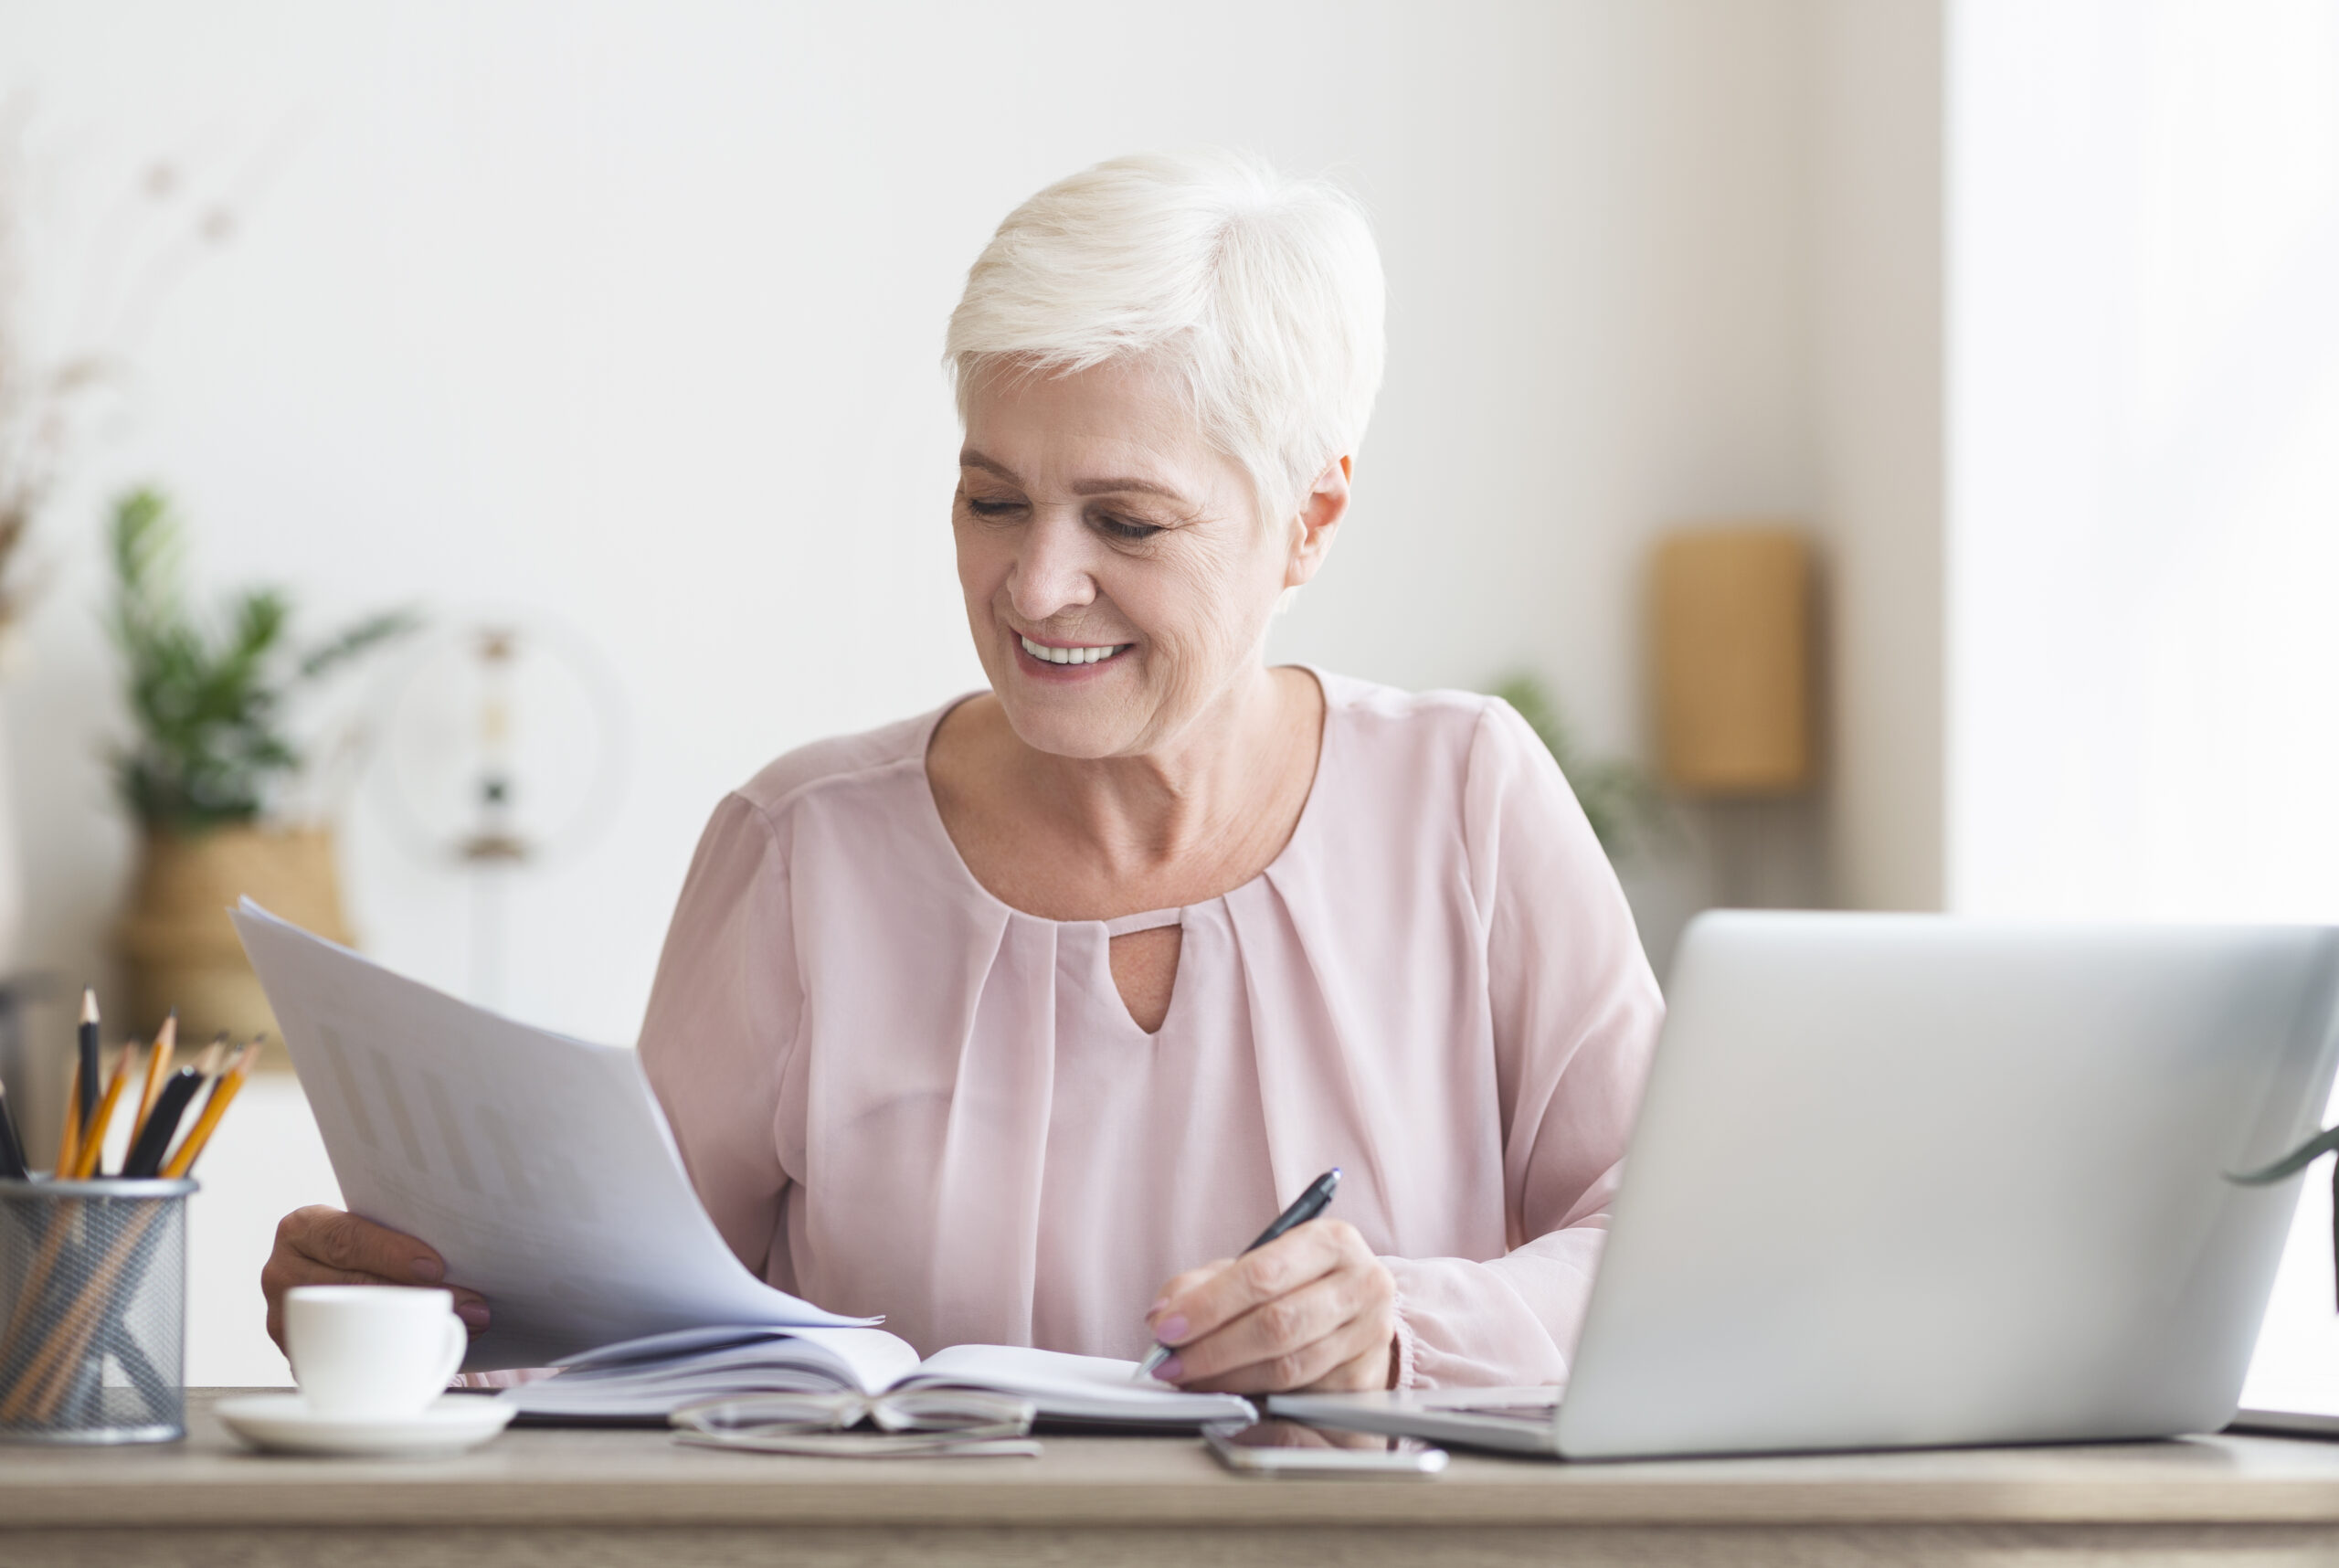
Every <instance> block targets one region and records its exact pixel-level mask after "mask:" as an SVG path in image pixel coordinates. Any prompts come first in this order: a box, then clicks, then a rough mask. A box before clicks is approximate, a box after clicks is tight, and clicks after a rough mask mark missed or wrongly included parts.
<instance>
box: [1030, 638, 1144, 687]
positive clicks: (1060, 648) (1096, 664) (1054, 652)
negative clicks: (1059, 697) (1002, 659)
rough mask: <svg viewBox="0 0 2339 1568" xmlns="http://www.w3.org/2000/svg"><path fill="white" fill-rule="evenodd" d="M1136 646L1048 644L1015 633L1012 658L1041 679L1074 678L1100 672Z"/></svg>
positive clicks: (1099, 643) (1061, 679)
mask: <svg viewBox="0 0 2339 1568" xmlns="http://www.w3.org/2000/svg"><path fill="white" fill-rule="evenodd" d="M1136 646H1137V644H1136V643H1134V642H1086V643H1049V642H1042V641H1037V640H1036V639H1033V638H1030V637H1026V636H1024V635H1022V634H1021V632H1018V633H1017V634H1016V637H1015V661H1016V662H1017V663H1018V664H1020V665H1021V666H1022V668H1023V670H1024V672H1025V673H1027V674H1030V675H1032V676H1034V677H1036V678H1038V679H1041V680H1052V681H1077V680H1080V679H1083V678H1084V677H1086V676H1089V675H1101V674H1103V673H1105V672H1106V670H1107V669H1109V668H1110V667H1111V666H1112V665H1113V664H1114V663H1115V662H1117V660H1118V659H1119V658H1120V656H1121V655H1122V654H1124V653H1126V652H1128V651H1129V650H1130V649H1132V648H1134V647H1136Z"/></svg>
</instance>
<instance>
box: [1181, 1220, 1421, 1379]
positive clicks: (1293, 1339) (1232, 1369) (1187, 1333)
mask: <svg viewBox="0 0 2339 1568" xmlns="http://www.w3.org/2000/svg"><path fill="white" fill-rule="evenodd" d="M1145 1320H1146V1323H1147V1324H1148V1327H1150V1328H1151V1329H1152V1330H1153V1333H1154V1336H1155V1337H1156V1338H1157V1339H1159V1340H1160V1341H1161V1343H1163V1344H1165V1345H1168V1346H1169V1347H1171V1348H1172V1349H1174V1350H1175V1351H1176V1352H1177V1353H1176V1354H1175V1355H1174V1356H1172V1357H1171V1358H1170V1359H1169V1361H1164V1362H1163V1363H1162V1364H1161V1365H1160V1367H1159V1368H1158V1369H1157V1370H1156V1372H1155V1373H1154V1375H1155V1376H1157V1377H1159V1378H1160V1379H1161V1380H1162V1381H1163V1382H1165V1383H1177V1384H1178V1385H1179V1386H1180V1387H1182V1388H1190V1389H1209V1390H1213V1391H1218V1392H1223V1393H1293V1392H1296V1391H1297V1390H1300V1389H1318V1390H1333V1389H1366V1388H1387V1387H1388V1386H1389V1384H1390V1381H1391V1377H1392V1369H1393V1368H1394V1366H1395V1364H1396V1360H1395V1358H1396V1335H1397V1282H1396V1280H1395V1278H1394V1277H1392V1276H1391V1274H1390V1273H1389V1268H1388V1266H1387V1265H1386V1264H1384V1263H1382V1262H1381V1260H1380V1258H1378V1257H1376V1256H1374V1255H1373V1252H1372V1248H1371V1246H1369V1245H1366V1243H1365V1239H1364V1237H1363V1236H1362V1235H1361V1234H1359V1232H1358V1231H1357V1228H1356V1227H1355V1226H1354V1225H1351V1224H1348V1223H1347V1222H1346V1221H1344V1220H1311V1221H1309V1222H1308V1223H1307V1224H1303V1225H1298V1226H1296V1227H1294V1228H1293V1229H1291V1230H1290V1231H1287V1232H1286V1233H1285V1234H1283V1235H1282V1236H1280V1237H1278V1238H1277V1239H1275V1241H1272V1242H1270V1243H1268V1244H1267V1245H1265V1246H1262V1247H1260V1248H1258V1249H1257V1250H1256V1251H1254V1252H1247V1253H1244V1255H1242V1256H1241V1257H1236V1258H1221V1259H1220V1260H1219V1261H1217V1262H1216V1263H1207V1264H1204V1265H1203V1266H1201V1267H1200V1268H1191V1269H1188V1270H1187V1271H1186V1272H1185V1273H1183V1274H1181V1275H1180V1276H1178V1277H1176V1278H1175V1279H1172V1280H1171V1281H1169V1284H1167V1285H1165V1286H1163V1287H1161V1298H1160V1299H1159V1301H1157V1302H1155V1303H1154V1306H1153V1309H1152V1310H1151V1311H1149V1312H1148V1313H1147V1314H1146V1317H1145Z"/></svg>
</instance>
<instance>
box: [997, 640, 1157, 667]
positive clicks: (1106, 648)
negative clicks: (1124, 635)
mask: <svg viewBox="0 0 2339 1568" xmlns="http://www.w3.org/2000/svg"><path fill="white" fill-rule="evenodd" d="M1017 635H1018V637H1019V638H1020V639H1021V642H1022V644H1023V652H1026V653H1029V654H1030V655H1032V658H1034V659H1042V660H1045V661H1046V662H1049V663H1051V664H1094V663H1095V662H1096V661H1098V660H1099V659H1110V658H1111V657H1112V656H1113V655H1114V654H1116V653H1118V652H1120V651H1121V650H1122V649H1124V648H1127V647H1129V646H1131V644H1129V643H1127V642H1107V643H1104V644H1102V645H1100V646H1097V647H1094V648H1049V647H1046V646H1044V645H1042V644H1041V643H1038V642H1034V641H1032V640H1031V639H1030V638H1028V637H1022V636H1021V633H1018V634H1017Z"/></svg>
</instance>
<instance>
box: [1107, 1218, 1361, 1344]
mask: <svg viewBox="0 0 2339 1568" xmlns="http://www.w3.org/2000/svg"><path fill="white" fill-rule="evenodd" d="M1342 1233H1345V1236H1344V1235H1343V1234H1342ZM1350 1236H1354V1237H1356V1245H1357V1248H1358V1251H1359V1252H1360V1254H1361V1255H1363V1256H1366V1257H1370V1256H1371V1249H1370V1248H1368V1247H1365V1246H1364V1244H1363V1238H1362V1237H1360V1236H1357V1233H1356V1227H1355V1226H1353V1225H1350V1224H1347V1223H1345V1222H1343V1221H1340V1220H1310V1221H1309V1222H1308V1223H1307V1224H1304V1225H1297V1226H1294V1227H1293V1228H1292V1229H1291V1230H1289V1231H1286V1232H1285V1233H1284V1234H1282V1235H1280V1236H1278V1237H1276V1238H1275V1240H1274V1241H1272V1242H1269V1243H1268V1244H1267V1245H1265V1246H1263V1247H1261V1248H1260V1249H1259V1250H1258V1251H1256V1252H1246V1253H1244V1255H1242V1256H1241V1257H1238V1258H1236V1259H1234V1260H1233V1262H1232V1263H1224V1264H1212V1265H1208V1266H1204V1267H1202V1268H1198V1269H1191V1270H1189V1271H1188V1272H1187V1273H1184V1274H1181V1275H1180V1276H1179V1277H1177V1278H1176V1279H1173V1280H1171V1281H1170V1282H1169V1284H1168V1285H1166V1286H1164V1287H1162V1290H1161V1298H1160V1300H1159V1301H1158V1302H1157V1303H1156V1304H1155V1308H1154V1310H1153V1311H1152V1312H1150V1313H1148V1314H1147V1317H1146V1321H1147V1322H1148V1324H1149V1325H1150V1326H1151V1328H1152V1330H1153V1332H1154V1336H1155V1338H1157V1339H1159V1340H1160V1341H1161V1342H1162V1343H1163V1344H1165V1345H1172V1346H1176V1345H1183V1344H1185V1343H1186V1342H1187V1341H1188V1340H1194V1339H1199V1338H1201V1336H1202V1335H1204V1334H1209V1333H1212V1332H1215V1331H1216V1330H1219V1329H1220V1328H1222V1327H1223V1326H1224V1325H1225V1324H1227V1323H1230V1322H1232V1321H1233V1320H1234V1319H1236V1318H1239V1317H1241V1316H1242V1315H1243V1314H1244V1313H1245V1312H1248V1311H1250V1310H1251V1309H1252V1308H1254V1307H1256V1306H1258V1305H1259V1304H1260V1303H1262V1302H1265V1301H1272V1300H1274V1299H1275V1298H1276V1297H1278V1296H1283V1295H1287V1294H1288V1293H1289V1292H1291V1291H1292V1290H1294V1289H1297V1287H1300V1286H1302V1285H1305V1284H1306V1283H1307V1281H1309V1280H1311V1279H1315V1278H1318V1277H1321V1276H1323V1275H1325V1274H1328V1273H1329V1272H1331V1270H1332V1269H1333V1268H1334V1267H1336V1266H1338V1265H1339V1261H1340V1259H1341V1258H1342V1257H1343V1256H1346V1255H1349V1254H1348V1250H1347V1247H1346V1245H1344V1244H1345V1241H1346V1237H1350ZM1198 1276H1199V1278H1198Z"/></svg>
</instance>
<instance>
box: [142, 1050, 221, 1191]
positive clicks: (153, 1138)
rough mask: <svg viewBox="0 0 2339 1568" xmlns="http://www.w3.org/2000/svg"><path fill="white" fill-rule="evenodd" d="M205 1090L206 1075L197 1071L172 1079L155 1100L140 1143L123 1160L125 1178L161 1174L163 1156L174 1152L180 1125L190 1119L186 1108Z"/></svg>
mask: <svg viewBox="0 0 2339 1568" xmlns="http://www.w3.org/2000/svg"><path fill="white" fill-rule="evenodd" d="M201 1087H203V1075H202V1074H201V1073H198V1072H196V1070H195V1069H194V1068H193V1067H181V1068H180V1069H179V1070H178V1071H177V1072H175V1073H173V1074H172V1075H171V1076H170V1080H169V1081H168V1082H167V1083H165V1084H164V1086H163V1092H162V1093H161V1094H158V1095H156V1096H155V1097H154V1108H153V1111H152V1112H151V1113H149V1114H148V1116H147V1118H146V1125H145V1126H143V1127H142V1128H139V1129H138V1137H137V1139H136V1140H135V1141H134V1142H132V1144H131V1146H130V1152H129V1153H128V1154H127V1155H125V1156H123V1158H122V1174H123V1175H124V1176H128V1177H131V1178H133V1179H137V1180H143V1179H145V1178H148V1177H152V1176H154V1175H157V1174H159V1173H160V1172H161V1171H162V1169H163V1156H164V1154H166V1153H168V1152H169V1151H170V1147H171V1139H174V1138H175V1137H177V1136H178V1130H179V1123H181V1122H183V1121H185V1119H186V1107H187V1106H188V1105H189V1104H190V1103H192V1102H193V1100H194V1099H195V1092H196V1090H197V1089H199V1088H201Z"/></svg>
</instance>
